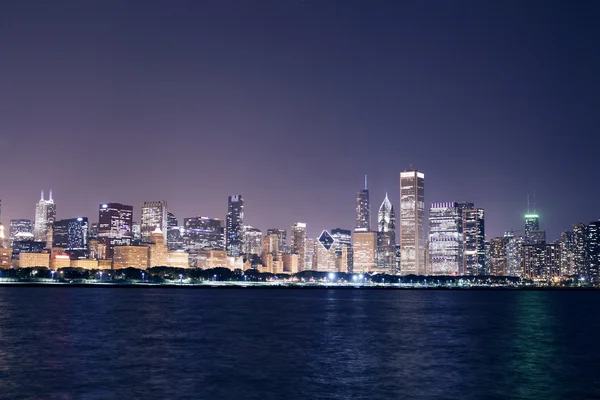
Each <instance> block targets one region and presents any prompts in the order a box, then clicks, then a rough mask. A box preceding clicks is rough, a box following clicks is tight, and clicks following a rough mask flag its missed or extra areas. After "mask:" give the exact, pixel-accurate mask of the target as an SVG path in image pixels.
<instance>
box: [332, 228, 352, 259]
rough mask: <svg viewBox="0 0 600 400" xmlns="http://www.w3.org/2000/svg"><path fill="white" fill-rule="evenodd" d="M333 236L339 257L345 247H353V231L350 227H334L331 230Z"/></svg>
mask: <svg viewBox="0 0 600 400" xmlns="http://www.w3.org/2000/svg"><path fill="white" fill-rule="evenodd" d="M331 237H332V238H333V239H334V240H335V242H334V243H333V246H334V247H335V254H336V256H337V257H341V256H342V249H343V248H344V247H352V231H350V230H348V229H341V228H334V229H332V230H331Z"/></svg>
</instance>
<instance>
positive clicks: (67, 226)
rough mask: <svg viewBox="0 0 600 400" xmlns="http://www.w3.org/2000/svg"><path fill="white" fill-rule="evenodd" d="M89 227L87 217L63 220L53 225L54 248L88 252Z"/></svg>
mask: <svg viewBox="0 0 600 400" xmlns="http://www.w3.org/2000/svg"><path fill="white" fill-rule="evenodd" d="M88 233H89V225H88V219H87V217H78V218H70V219H62V220H60V221H55V222H54V224H53V225H52V247H60V248H62V249H64V250H73V251H87V249H88Z"/></svg>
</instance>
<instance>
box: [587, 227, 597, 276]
mask: <svg viewBox="0 0 600 400" xmlns="http://www.w3.org/2000/svg"><path fill="white" fill-rule="evenodd" d="M586 245H587V251H586V252H587V259H588V277H589V279H590V282H593V283H597V282H598V280H599V279H600V220H598V221H592V222H590V224H589V225H588V226H587V240H586Z"/></svg>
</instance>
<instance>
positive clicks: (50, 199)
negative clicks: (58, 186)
mask: <svg viewBox="0 0 600 400" xmlns="http://www.w3.org/2000/svg"><path fill="white" fill-rule="evenodd" d="M48 201H52V189H50V198H49V199H48Z"/></svg>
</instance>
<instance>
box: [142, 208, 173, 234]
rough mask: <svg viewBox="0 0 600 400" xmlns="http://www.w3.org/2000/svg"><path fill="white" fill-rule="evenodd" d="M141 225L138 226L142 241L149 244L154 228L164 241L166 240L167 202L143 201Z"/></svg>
mask: <svg viewBox="0 0 600 400" xmlns="http://www.w3.org/2000/svg"><path fill="white" fill-rule="evenodd" d="M141 219H142V223H141V224H140V234H141V236H142V241H144V242H149V241H150V236H152V232H154V230H155V229H156V228H158V229H160V231H161V232H162V233H163V236H164V238H165V241H166V240H167V232H168V229H167V202H166V201H165V200H160V201H145V202H144V203H142V218H141Z"/></svg>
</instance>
